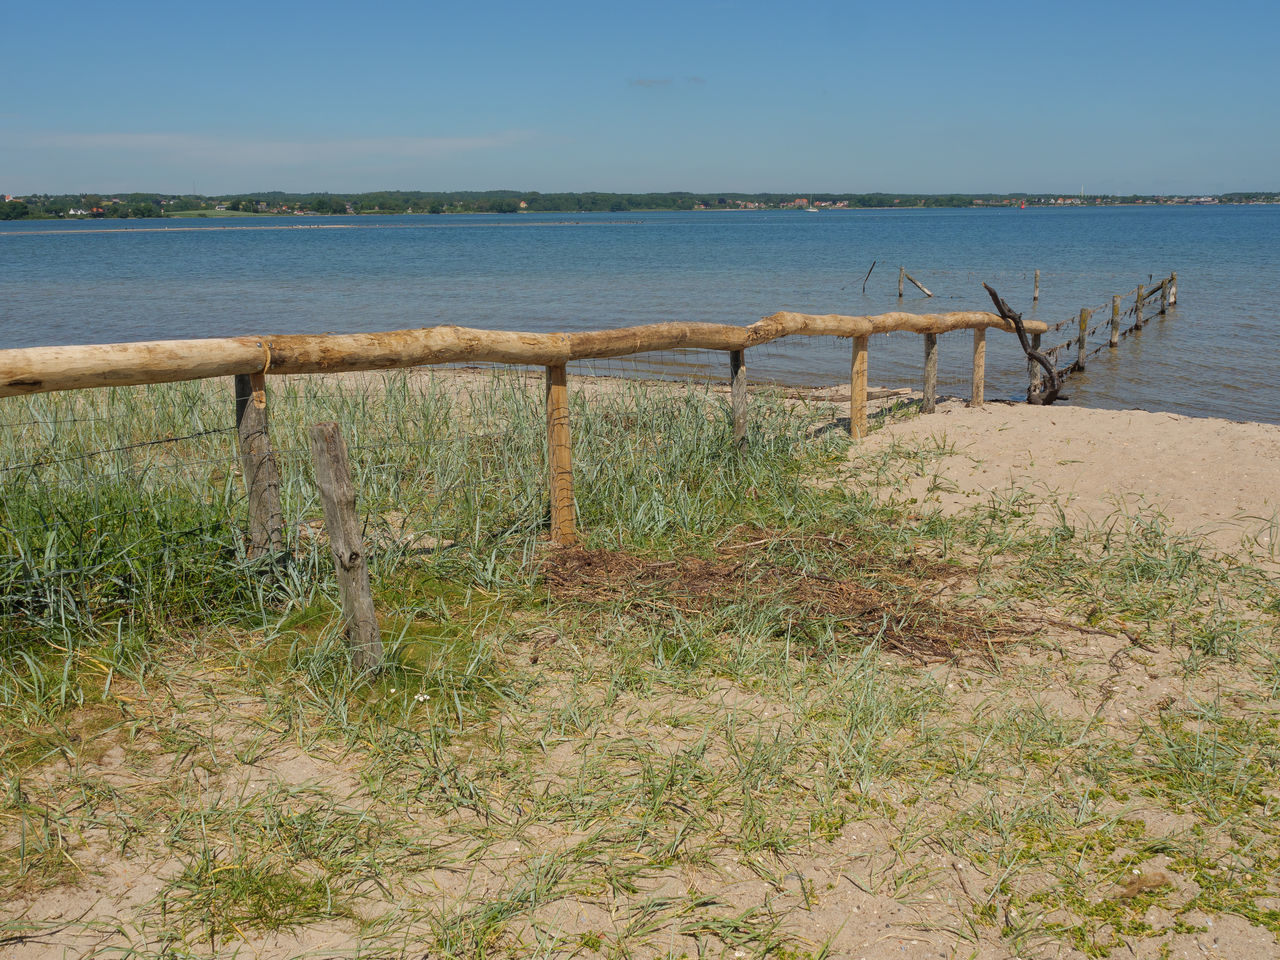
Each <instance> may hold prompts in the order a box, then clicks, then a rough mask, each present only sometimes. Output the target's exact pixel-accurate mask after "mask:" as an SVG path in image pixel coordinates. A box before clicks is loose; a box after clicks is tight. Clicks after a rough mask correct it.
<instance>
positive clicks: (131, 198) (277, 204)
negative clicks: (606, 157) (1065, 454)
mask: <svg viewBox="0 0 1280 960" xmlns="http://www.w3.org/2000/svg"><path fill="white" fill-rule="evenodd" d="M800 199H803V200H804V201H805V203H806V204H819V205H824V206H834V205H837V204H838V205H840V206H843V207H846V208H870V207H891V208H898V209H901V208H909V207H975V206H1008V205H1020V204H1023V203H1025V204H1027V205H1044V204H1054V203H1061V202H1063V200H1062V198H1060V197H1058V195H1056V194H1055V195H1031V194H1024V193H1005V194H988V193H982V194H961V193H948V194H925V193H817V194H808V195H806V196H805V197H803V198H801V197H799V196H798V195H796V194H790V193H711V194H708V193H687V192H674V193H599V192H588V193H539V192H536V191H534V192H529V193H524V192H521V191H518V190H483V191H478V190H457V191H445V192H427V191H418V190H382V191H376V192H372V193H351V194H336V193H284V192H280V191H270V192H267V193H257V194H228V195H223V196H213V197H207V196H201V195H198V194H186V195H181V194H152V193H129V194H119V195H116V196H102V195H98V194H78V195H72V194H63V195H47V194H43V195H42V194H37V195H32V196H28V197H21V198H18V199H14V200H10V201H6V202H4V203H0V220H23V219H39V218H43V219H49V218H60V217H103V218H109V217H162V216H166V215H170V214H194V215H197V216H199V215H200V214H202V213H204V214H208V215H214V214H215V213H223V212H226V213H253V214H288V215H297V214H325V215H333V214H347V213H351V214H401V213H429V214H442V213H517V212H519V211H521V210H524V211H528V212H531V213H625V212H628V211H642V210H701V209H712V210H730V209H744V208H745V209H776V208H787V207H795V206H796V205H797V200H800ZM1216 199H1219V200H1221V201H1222V202H1224V203H1250V202H1276V201H1277V200H1280V196H1277V194H1274V193H1272V194H1267V193H1231V194H1225V195H1223V196H1221V197H1218V198H1216ZM1164 200H1165V198H1163V197H1156V196H1126V197H1115V196H1089V197H1082V198H1080V201H1082V202H1088V203H1158V202H1162V201H1164ZM1070 202H1077V201H1076V200H1075V198H1070Z"/></svg>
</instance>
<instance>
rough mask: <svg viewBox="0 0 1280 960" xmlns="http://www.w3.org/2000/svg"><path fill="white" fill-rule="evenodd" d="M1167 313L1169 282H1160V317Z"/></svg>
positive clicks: (1166, 280)
mask: <svg viewBox="0 0 1280 960" xmlns="http://www.w3.org/2000/svg"><path fill="white" fill-rule="evenodd" d="M1168 312H1169V280H1168V279H1165V280H1161V281H1160V316H1162V317H1163V316H1164V315H1165V314H1166V313H1168Z"/></svg>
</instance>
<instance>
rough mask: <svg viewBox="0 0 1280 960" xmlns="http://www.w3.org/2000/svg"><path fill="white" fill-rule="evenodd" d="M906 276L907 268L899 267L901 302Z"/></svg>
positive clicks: (899, 294) (899, 297) (899, 296)
mask: <svg viewBox="0 0 1280 960" xmlns="http://www.w3.org/2000/svg"><path fill="white" fill-rule="evenodd" d="M906 276H907V268H906V267H899V268H898V299H899V300H901V299H902V281H903V280H904V279H905V278H906Z"/></svg>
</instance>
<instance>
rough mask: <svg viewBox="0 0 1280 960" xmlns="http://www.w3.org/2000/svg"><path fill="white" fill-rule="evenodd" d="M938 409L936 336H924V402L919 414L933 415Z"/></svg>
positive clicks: (930, 334) (929, 334)
mask: <svg viewBox="0 0 1280 960" xmlns="http://www.w3.org/2000/svg"><path fill="white" fill-rule="evenodd" d="M937 408H938V335H937V334H936V333H926V334H925V335H924V400H923V401H922V402H921V403H920V412H921V413H933V411H934V410H936V409H937Z"/></svg>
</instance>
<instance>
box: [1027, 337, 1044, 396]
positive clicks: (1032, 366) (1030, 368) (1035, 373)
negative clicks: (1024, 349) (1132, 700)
mask: <svg viewBox="0 0 1280 960" xmlns="http://www.w3.org/2000/svg"><path fill="white" fill-rule="evenodd" d="M1031 349H1032V350H1039V349H1040V334H1038V333H1033V334H1032V335H1031ZM1027 378H1028V379H1029V380H1030V381H1031V392H1032V393H1039V392H1040V390H1041V384H1042V383H1043V381H1044V371H1043V370H1042V369H1041V367H1040V364H1038V363H1036V362H1035V361H1034V360H1032V359H1031V358H1030V357H1027Z"/></svg>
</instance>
